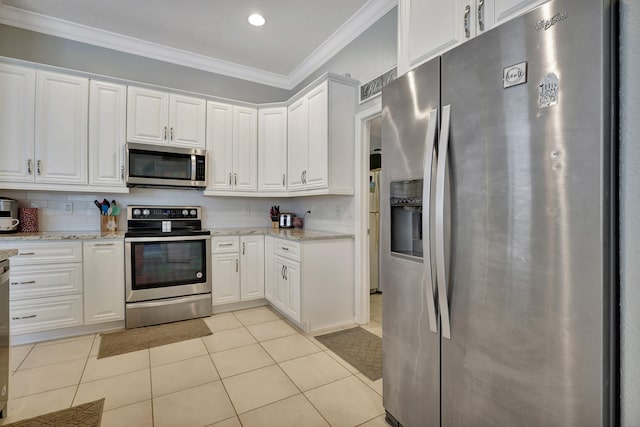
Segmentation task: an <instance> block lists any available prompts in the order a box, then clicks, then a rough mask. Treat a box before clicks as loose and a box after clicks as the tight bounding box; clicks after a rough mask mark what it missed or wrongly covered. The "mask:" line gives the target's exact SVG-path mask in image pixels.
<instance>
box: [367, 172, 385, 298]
mask: <svg viewBox="0 0 640 427" xmlns="http://www.w3.org/2000/svg"><path fill="white" fill-rule="evenodd" d="M379 264H380V170H379V169H376V170H372V171H369V291H370V292H377V291H382V289H381V288H380V280H379Z"/></svg>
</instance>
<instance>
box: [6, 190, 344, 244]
mask: <svg viewBox="0 0 640 427" xmlns="http://www.w3.org/2000/svg"><path fill="white" fill-rule="evenodd" d="M0 195H2V196H4V197H10V198H12V199H16V200H18V205H19V206H20V207H22V208H24V207H37V208H39V211H38V214H39V215H38V217H39V228H40V231H99V230H100V219H99V213H98V208H97V207H96V206H95V205H94V204H93V200H95V199H99V200H102V199H103V198H106V199H107V200H109V201H111V200H113V199H115V200H116V202H117V203H118V205H119V206H121V207H122V208H123V210H124V208H125V207H126V206H127V205H169V206H186V205H193V206H202V207H203V217H204V218H203V227H205V228H226V227H270V226H271V219H270V217H269V208H270V207H271V206H272V205H279V206H280V211H281V212H294V213H296V214H298V215H303V214H304V212H305V211H307V210H311V211H312V214H311V215H307V217H306V218H305V228H307V229H314V230H330V231H342V232H353V206H352V205H353V197H335V196H317V197H300V198H296V199H290V198H282V199H270V198H269V199H267V198H245V197H242V198H240V197H209V196H203V195H202V192H199V191H194V190H167V189H150V188H133V189H131V193H130V194H97V193H95V194H84V193H78V194H75V193H60V192H42V191H12V190H0ZM67 203H72V206H73V212H72V213H71V214H66V213H65V211H64V204H67ZM126 223H127V220H126V211H123V213H121V214H120V217H119V218H118V228H119V229H120V230H125V229H126ZM0 240H2V237H1V236H0Z"/></svg>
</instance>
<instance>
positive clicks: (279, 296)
mask: <svg viewBox="0 0 640 427" xmlns="http://www.w3.org/2000/svg"><path fill="white" fill-rule="evenodd" d="M273 265H274V268H275V289H274V295H273V303H274V304H275V306H276V307H278V308H279V309H280V310H282V312H284V313H286V312H287V307H288V306H289V284H288V283H287V281H286V279H285V275H284V274H285V273H284V270H285V267H286V265H287V260H286V259H284V258H280V257H278V256H276V257H274V261H273Z"/></svg>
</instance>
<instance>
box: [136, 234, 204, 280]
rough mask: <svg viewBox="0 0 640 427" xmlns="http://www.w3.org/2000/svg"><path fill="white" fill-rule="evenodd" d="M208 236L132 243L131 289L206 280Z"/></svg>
mask: <svg viewBox="0 0 640 427" xmlns="http://www.w3.org/2000/svg"><path fill="white" fill-rule="evenodd" d="M206 260H207V255H206V240H194V241H182V242H181V241H169V242H148V243H147V242H135V243H131V266H132V267H131V269H132V276H133V283H132V289H133V290H139V289H149V288H160V287H167V286H175V285H189V284H193V283H202V282H206V280H207V268H206V267H207V266H206V263H207V261H206Z"/></svg>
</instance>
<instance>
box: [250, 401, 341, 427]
mask: <svg viewBox="0 0 640 427" xmlns="http://www.w3.org/2000/svg"><path fill="white" fill-rule="evenodd" d="M240 420H241V421H242V425H243V427H272V426H278V427H301V426H304V427H329V424H328V423H327V422H326V421H325V419H324V418H322V415H320V413H319V412H318V411H317V410H316V409H315V408H314V407H313V405H311V404H310V403H309V401H308V400H307V399H306V398H305V397H304V396H303V395H302V394H298V395H296V396H293V397H289V398H287V399H284V400H281V401H279V402H276V403H272V404H271V405H267V406H263V407H262V408H258V409H254V410H253V411H250V412H247V413H244V414H241V415H240Z"/></svg>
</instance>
